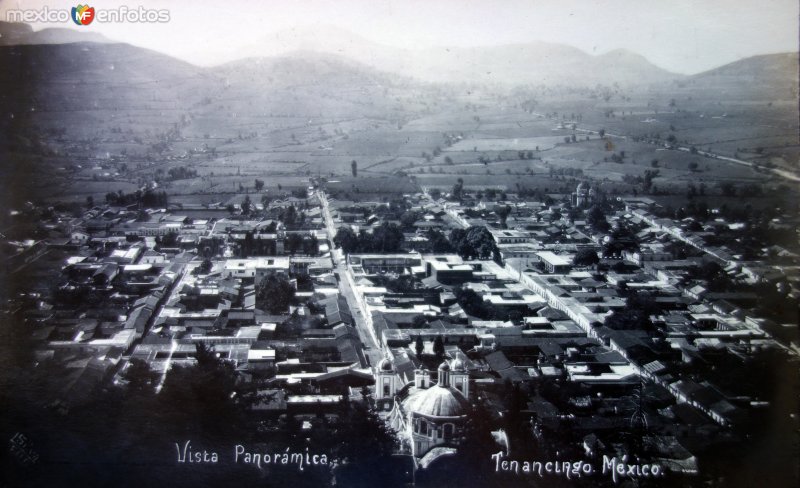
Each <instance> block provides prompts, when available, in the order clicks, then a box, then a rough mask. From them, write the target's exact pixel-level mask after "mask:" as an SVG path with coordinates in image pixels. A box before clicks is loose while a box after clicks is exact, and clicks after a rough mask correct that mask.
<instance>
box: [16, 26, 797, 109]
mask: <svg viewBox="0 0 800 488" xmlns="http://www.w3.org/2000/svg"><path fill="white" fill-rule="evenodd" d="M75 42H92V43H112V42H113V41H111V40H109V39H108V38H106V37H104V36H102V35H99V34H96V33H85V32H78V31H75V30H72V29H43V30H41V31H36V32H34V31H33V30H32V29H31V27H30V26H29V25H26V24H17V23H8V22H0V46H10V45H44V44H68V43H75ZM133 49H134V50H135V49H137V48H133ZM141 51H143V52H144V51H147V50H144V49H142V50H141ZM325 55H334V56H328V58H329V61H328V63H329V64H330V63H332V64H334V65H337V66H340V67H344V66H347V67H348V68H351V69H352V68H354V67H358V69H359V70H361V71H363V72H364V73H366V71H369V69H372V70H377V71H379V72H384V73H388V74H394V75H402V76H403V77H405V78H413V79H417V80H420V81H424V82H447V83H468V84H496V85H507V86H514V85H531V84H532V85H540V84H541V85H566V86H584V87H593V86H596V85H598V84H602V85H613V84H619V85H623V86H624V85H653V84H667V83H670V82H671V83H678V84H680V85H682V86H694V87H698V88H701V89H713V88H714V87H716V86H717V85H721V86H723V87H726V88H735V87H736V86H738V85H742V84H744V85H747V86H750V87H753V86H755V87H758V86H762V85H763V86H764V87H765V89H766V88H767V87H769V88H770V89H775V88H777V89H779V90H780V91H781V93H785V92H786V90H788V92H789V94H791V93H793V92H792V88H791V85H793V86H795V87H796V85H797V83H796V81H795V80H796V79H797V62H798V60H797V53H781V54H771V55H762V56H754V57H752V58H746V59H743V60H739V61H736V62H733V63H730V64H727V65H725V66H721V67H718V68H715V69H712V70H709V71H707V72H704V73H700V74H697V75H692V76H686V75H681V74H676V73H672V72H669V71H666V70H664V69H661V68H659V67H658V66H655V65H654V64H652V63H651V62H649V61H648V60H647V59H646V58H645V57H644V56H642V55H639V54H636V53H633V52H631V51H628V50H624V49H618V50H614V51H611V52H608V53H605V54H601V55H596V56H595V55H591V54H587V53H585V52H583V51H581V50H580V49H577V48H575V47H572V46H569V45H566V44H556V43H547V42H540V41H537V42H530V43H525V44H509V45H501V46H485V47H436V48H427V49H421V50H414V49H402V48H397V47H391V46H384V45H380V44H377V43H374V42H372V41H369V40H367V39H364V38H362V37H359V36H357V35H355V34H353V33H351V32H349V31H346V30H342V29H338V28H332V27H320V28H315V29H309V28H303V29H300V28H298V29H289V30H284V31H280V32H276V33H272V34H269V35H266V36H264V37H263V38H262V39H260V40H259V41H258V42H255V43H252V44H250V45H247V46H244V47H242V48H239V49H237V50H236V56H237V58H238V61H233V62H229V63H220V64H219V65H217V66H216V67H215V68H213V69H212V71H214V72H217V73H222V74H226V75H227V74H230V72H231V69H232V67H234V66H235V67H236V68H237V69H236V70H237V71H241V70H242V69H246V66H247V65H250V66H252V67H253V69H261V70H263V69H264V66H265V65H261V64H260V63H254V62H253V59H256V58H286V59H291V58H295V59H308V58H309V57H311V58H313V59H314V60H315V62H316V63H317V64H319V63H321V62H323V61H324V58H325ZM209 56H211V58H216V59H220V60H221V59H226V57H227V59H230V57H231V56H230V53H228V54H225V53H222V52H218V53H216V54H214V53H210V54H209ZM159 59H160V60H164V59H167V58H166V57H165V58H159ZM174 61H175V63H179V64H182V63H184V62H182V61H178V60H174ZM160 62H161V61H160ZM332 70H334V71H335V69H334V67H332V66H328V67H327V68H325V71H326V73H327V75H330V74H331V72H332ZM288 71H291V70H288ZM288 71H287V73H288ZM776 84H777V86H776ZM795 92H796V90H795Z"/></svg>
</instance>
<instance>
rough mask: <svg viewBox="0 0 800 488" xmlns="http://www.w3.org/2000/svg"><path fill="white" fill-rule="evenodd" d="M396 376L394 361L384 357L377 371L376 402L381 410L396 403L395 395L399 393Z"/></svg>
mask: <svg viewBox="0 0 800 488" xmlns="http://www.w3.org/2000/svg"><path fill="white" fill-rule="evenodd" d="M396 376H397V373H396V372H395V370H394V365H393V364H392V361H391V360H389V358H383V359H382V360H381V362H380V363H378V370H377V371H376V373H375V377H376V380H375V402H376V406H377V407H378V409H379V410H388V409H389V408H391V405H392V404H393V403H394V396H395V395H396V394H397V382H396V380H395V378H396Z"/></svg>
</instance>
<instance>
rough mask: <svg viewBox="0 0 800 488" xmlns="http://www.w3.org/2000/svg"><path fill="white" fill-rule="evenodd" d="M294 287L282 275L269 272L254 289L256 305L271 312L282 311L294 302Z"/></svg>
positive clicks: (277, 312) (286, 309)
mask: <svg viewBox="0 0 800 488" xmlns="http://www.w3.org/2000/svg"><path fill="white" fill-rule="evenodd" d="M294 294H295V289H294V287H293V286H292V284H291V283H290V282H289V279H288V278H286V277H285V276H283V275H278V274H271V275H269V276H267V277H266V278H264V279H263V280H261V283H259V284H258V289H257V291H256V306H257V307H258V308H260V309H262V310H267V311H268V312H269V313H272V314H279V313H284V312H286V311H288V310H289V305H291V304H292V303H293V302H294Z"/></svg>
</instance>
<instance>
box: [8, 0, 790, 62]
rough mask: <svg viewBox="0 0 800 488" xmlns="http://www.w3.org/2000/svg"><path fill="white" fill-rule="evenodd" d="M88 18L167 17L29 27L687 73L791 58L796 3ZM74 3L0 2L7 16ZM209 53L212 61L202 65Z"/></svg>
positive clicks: (335, 1)
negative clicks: (618, 59) (330, 37)
mask: <svg viewBox="0 0 800 488" xmlns="http://www.w3.org/2000/svg"><path fill="white" fill-rule="evenodd" d="M83 1H84V2H88V3H89V5H90V6H93V7H96V8H113V7H116V6H119V5H127V6H128V7H132V8H135V7H138V6H140V5H141V6H143V7H146V8H153V9H164V8H165V9H169V10H170V17H171V20H170V22H169V23H166V24H128V23H117V24H100V23H98V22H94V23H93V24H92V25H89V26H86V27H82V26H77V25H74V24H72V23H68V24H34V28H35V29H37V30H39V29H41V28H44V27H67V28H72V29H82V30H90V31H96V32H101V33H102V34H104V35H105V36H107V37H109V38H112V39H115V40H119V41H124V42H128V43H131V44H135V45H139V46H143V47H148V48H151V49H154V50H158V51H161V52H165V53H167V54H170V55H173V56H177V57H180V58H183V59H186V60H189V61H191V62H194V63H197V64H206V63H208V62H210V60H212V59H215V60H216V59H219V57H218V56H219V53H223V52H224V53H231V54H230V55H231V56H232V57H235V52H236V48H237V47H239V46H244V45H248V44H252V43H254V42H257V41H258V39H259V38H261V37H263V36H265V35H267V34H269V33H271V32H276V31H281V30H286V29H290V28H293V27H309V26H315V25H330V26H335V27H339V28H342V29H346V30H349V31H352V32H353V33H355V34H358V35H360V36H363V37H365V38H367V39H369V40H371V41H374V42H378V43H381V44H386V45H392V46H398V47H407V48H424V47H430V46H443V45H448V46H476V45H496V44H507V43H521V42H528V41H535V40H542V41H550V42H561V43H565V44H570V45H573V46H575V47H578V48H580V49H582V50H584V51H586V52H589V53H592V54H602V53H604V52H607V51H610V50H612V49H617V48H625V49H629V50H631V51H635V52H637V53H639V54H642V55H644V56H645V57H647V58H648V59H649V60H650V61H651V62H653V63H655V64H656V65H658V66H661V67H663V68H666V69H668V70H671V71H675V72H680V73H696V72H699V71H703V70H706V69H709V68H712V67H716V66H719V65H721V64H725V63H727V62H730V61H734V60H736V59H740V58H743V57H747V56H751V55H754V54H763V53H772V52H781V51H795V50H797V48H798V1H797V0H494V1H487V0H483V1H479V0H280V1H277V0H261V1H254V0H223V1H214V2H203V1H199V0H172V1H165V0H130V1H124V0H102V1H98V2H89V1H88V0H83ZM77 3H78V2H77V1H73V2H68V1H61V0H49V1H48V0H0V15H1V16H2V17H0V18H2V20H5V19H6V15H5V11H6V10H7V9H9V8H19V7H18V6H23V7H22V8H40V7H41V6H44V5H47V6H48V7H50V8H71V7H73V6H75V5H77ZM211 53H216V54H217V56H211Z"/></svg>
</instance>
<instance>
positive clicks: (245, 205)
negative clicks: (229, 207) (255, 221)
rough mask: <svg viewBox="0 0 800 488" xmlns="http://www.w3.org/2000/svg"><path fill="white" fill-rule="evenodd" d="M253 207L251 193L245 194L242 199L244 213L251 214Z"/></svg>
mask: <svg viewBox="0 0 800 488" xmlns="http://www.w3.org/2000/svg"><path fill="white" fill-rule="evenodd" d="M252 208H253V205H252V203H251V202H250V195H245V196H244V200H243V201H242V215H250V210H252Z"/></svg>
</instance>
